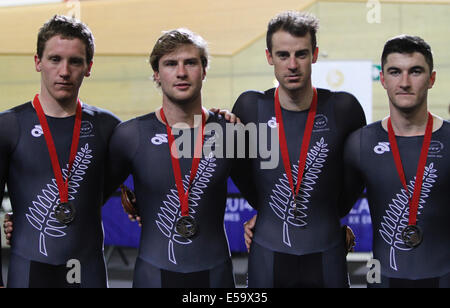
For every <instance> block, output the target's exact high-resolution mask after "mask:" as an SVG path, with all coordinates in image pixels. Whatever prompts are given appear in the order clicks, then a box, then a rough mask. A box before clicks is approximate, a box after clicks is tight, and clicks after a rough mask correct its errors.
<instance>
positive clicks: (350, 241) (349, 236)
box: [344, 226, 356, 252]
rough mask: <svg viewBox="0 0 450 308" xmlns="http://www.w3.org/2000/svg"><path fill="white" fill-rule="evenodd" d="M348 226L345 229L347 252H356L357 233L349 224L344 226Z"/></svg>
mask: <svg viewBox="0 0 450 308" xmlns="http://www.w3.org/2000/svg"><path fill="white" fill-rule="evenodd" d="M344 227H345V228H346V230H345V244H346V247H347V252H354V251H355V245H356V242H355V239H356V237H355V234H354V233H353V230H352V229H351V228H350V227H349V226H344Z"/></svg>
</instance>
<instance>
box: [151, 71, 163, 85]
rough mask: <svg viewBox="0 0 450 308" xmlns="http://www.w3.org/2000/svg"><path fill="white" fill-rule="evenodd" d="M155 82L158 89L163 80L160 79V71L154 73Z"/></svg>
mask: <svg viewBox="0 0 450 308" xmlns="http://www.w3.org/2000/svg"><path fill="white" fill-rule="evenodd" d="M153 80H154V81H155V82H156V84H157V85H158V87H160V86H161V80H160V78H159V72H158V71H153Z"/></svg>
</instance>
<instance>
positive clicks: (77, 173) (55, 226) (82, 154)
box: [25, 144, 92, 257]
mask: <svg viewBox="0 0 450 308" xmlns="http://www.w3.org/2000/svg"><path fill="white" fill-rule="evenodd" d="M91 153H92V150H90V149H89V144H86V145H85V146H84V147H81V148H80V151H79V152H78V153H77V155H76V157H75V161H74V163H73V166H72V172H71V177H70V181H69V200H74V199H75V197H74V196H75V194H76V193H77V192H78V188H79V187H80V182H82V181H83V179H84V175H85V174H86V171H85V170H86V169H88V167H89V164H90V163H91V159H92V155H91ZM67 168H69V166H68V164H67V165H66V168H65V169H62V173H63V177H64V178H67ZM32 203H33V206H31V207H29V208H28V210H29V214H25V216H26V218H27V220H28V222H29V223H30V224H31V225H32V226H33V227H34V228H35V229H36V230H38V231H39V232H40V234H39V252H40V253H41V254H43V255H44V256H46V257H48V252H47V245H46V236H50V237H54V238H61V237H64V236H66V233H65V232H64V229H66V228H67V225H64V224H61V223H60V222H59V221H58V220H57V219H56V217H55V213H54V210H55V207H56V205H57V204H58V203H59V192H58V185H57V184H56V180H55V179H52V180H51V183H50V184H47V186H45V187H44V188H43V189H42V193H41V194H40V195H38V196H36V200H34V201H32Z"/></svg>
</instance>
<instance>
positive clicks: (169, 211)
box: [156, 153, 217, 264]
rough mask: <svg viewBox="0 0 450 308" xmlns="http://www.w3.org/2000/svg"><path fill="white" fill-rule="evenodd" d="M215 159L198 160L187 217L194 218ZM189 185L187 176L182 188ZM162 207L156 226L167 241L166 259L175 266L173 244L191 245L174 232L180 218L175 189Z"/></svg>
mask: <svg viewBox="0 0 450 308" xmlns="http://www.w3.org/2000/svg"><path fill="white" fill-rule="evenodd" d="M215 161H216V158H214V155H213V153H211V154H210V155H209V156H208V157H205V158H203V159H201V160H200V164H199V166H198V171H197V175H196V177H195V179H194V181H193V183H192V185H191V189H190V191H189V215H190V216H192V217H194V218H195V213H196V208H197V207H198V205H199V202H200V200H201V196H202V195H203V193H204V189H205V188H207V187H208V184H209V183H210V181H211V180H210V179H211V178H212V177H213V174H214V172H215V170H216V167H217V165H216V163H215ZM188 185H189V175H186V176H185V179H184V180H183V186H184V189H185V190H186V189H187V187H188ZM163 204H164V205H163V206H161V207H160V212H159V213H158V219H157V220H156V225H157V226H158V229H159V230H160V231H161V233H162V234H164V235H165V236H166V237H167V238H168V239H169V243H168V247H167V249H168V257H169V261H170V262H171V263H173V264H177V259H176V256H175V251H174V245H175V244H174V243H176V244H179V245H189V244H191V243H192V240H191V239H188V238H185V237H182V236H181V235H179V234H178V233H177V232H176V231H175V224H176V221H177V220H178V218H179V217H181V209H180V200H179V198H178V191H177V189H176V187H175V188H173V189H171V190H170V193H169V194H168V195H167V196H166V199H165V200H164V201H163Z"/></svg>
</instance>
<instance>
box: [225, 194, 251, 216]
mask: <svg viewBox="0 0 450 308" xmlns="http://www.w3.org/2000/svg"><path fill="white" fill-rule="evenodd" d="M244 211H249V212H251V211H253V208H252V207H251V206H250V204H248V202H247V200H245V199H244V198H227V207H226V212H225V221H228V222H239V221H240V220H241V213H242V212H244Z"/></svg>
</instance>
